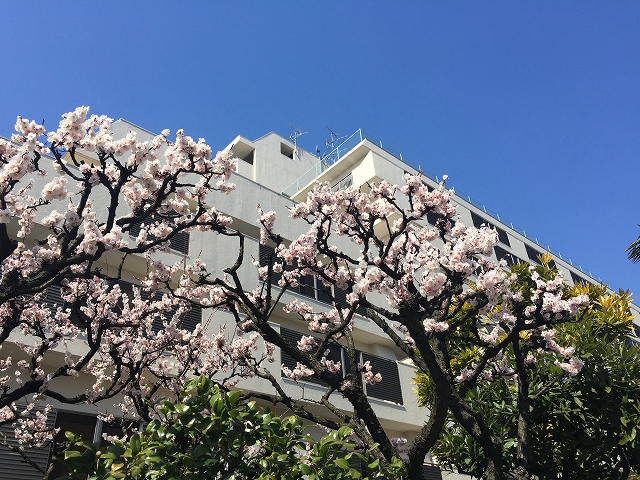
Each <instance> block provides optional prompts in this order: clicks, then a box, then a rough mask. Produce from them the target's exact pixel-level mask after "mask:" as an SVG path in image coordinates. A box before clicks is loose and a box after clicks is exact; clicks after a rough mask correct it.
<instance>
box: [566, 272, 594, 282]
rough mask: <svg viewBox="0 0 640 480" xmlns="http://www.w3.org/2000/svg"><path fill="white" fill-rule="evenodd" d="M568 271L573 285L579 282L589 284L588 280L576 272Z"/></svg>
mask: <svg viewBox="0 0 640 480" xmlns="http://www.w3.org/2000/svg"><path fill="white" fill-rule="evenodd" d="M569 273H570V275H571V280H573V283H574V285H577V284H579V283H582V284H583V285H588V284H589V282H588V281H587V280H586V279H584V278H582V277H581V276H580V275H578V274H577V273H575V272H571V271H570V272H569Z"/></svg>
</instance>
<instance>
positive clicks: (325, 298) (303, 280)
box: [258, 244, 331, 303]
mask: <svg viewBox="0 0 640 480" xmlns="http://www.w3.org/2000/svg"><path fill="white" fill-rule="evenodd" d="M258 256H259V257H260V266H261V267H264V266H266V265H268V264H269V262H276V263H284V261H283V260H281V259H277V257H276V254H275V250H274V248H273V247H270V246H269V245H263V244H260V247H259V249H258ZM293 268H294V267H293V266H292V265H285V269H286V270H291V269H293ZM281 278H282V274H281V273H276V272H272V273H271V278H270V281H271V283H272V284H273V285H276V286H277V285H278V282H279V281H280V279H281ZM289 291H291V292H295V293H299V294H301V295H304V296H305V297H309V298H313V299H316V300H319V301H321V302H325V303H331V296H330V293H331V287H328V286H326V285H324V284H323V283H322V280H320V278H318V277H316V276H315V275H302V276H301V277H300V278H299V279H298V286H297V287H295V288H293V287H290V288H289Z"/></svg>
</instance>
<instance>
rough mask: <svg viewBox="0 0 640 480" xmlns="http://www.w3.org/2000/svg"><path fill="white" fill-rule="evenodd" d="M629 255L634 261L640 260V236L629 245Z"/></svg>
mask: <svg viewBox="0 0 640 480" xmlns="http://www.w3.org/2000/svg"><path fill="white" fill-rule="evenodd" d="M627 255H628V256H629V260H631V261H632V262H633V263H638V262H640V237H638V239H637V240H636V241H635V242H633V243H632V244H631V245H629V248H627Z"/></svg>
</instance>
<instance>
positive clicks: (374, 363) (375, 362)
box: [280, 327, 402, 405]
mask: <svg viewBox="0 0 640 480" xmlns="http://www.w3.org/2000/svg"><path fill="white" fill-rule="evenodd" d="M280 334H281V335H282V336H283V337H284V338H285V339H287V340H288V341H289V342H290V343H291V344H293V345H295V344H296V343H297V342H298V341H299V340H300V339H301V338H302V335H303V334H302V333H300V332H296V331H294V330H290V329H288V328H284V327H282V328H280ZM314 338H315V337H314ZM316 341H317V342H318V344H320V340H319V339H318V338H316ZM327 348H328V350H329V354H328V355H326V357H327V360H332V361H334V362H341V363H342V372H341V373H340V376H341V377H343V376H344V375H346V374H347V373H349V371H350V366H349V358H348V356H347V354H346V352H345V350H344V349H343V348H342V347H341V346H340V345H336V344H335V343H332V344H329V346H328V347H327ZM310 353H312V354H313V353H315V350H313V351H312V352H310ZM356 354H357V358H358V362H359V363H365V362H369V364H370V365H371V371H372V372H373V373H380V375H382V381H381V382H379V383H376V384H375V385H368V384H365V392H366V394H367V396H369V397H373V398H377V399H379V400H387V401H389V402H393V403H397V404H399V405H402V386H401V385H400V373H399V371H398V363H397V362H395V361H393V360H388V359H386V358H382V357H378V356H376V355H372V354H370V353H366V352H360V351H359V352H356ZM280 362H281V363H282V364H283V365H284V366H285V367H287V368H290V369H291V370H293V369H294V368H296V366H297V364H298V362H297V361H295V360H294V359H293V357H291V355H289V354H288V353H286V352H283V351H280ZM302 380H304V381H305V382H310V383H315V384H318V385H326V384H325V383H324V382H323V381H322V380H320V379H319V378H317V377H315V376H312V377H303V378H302Z"/></svg>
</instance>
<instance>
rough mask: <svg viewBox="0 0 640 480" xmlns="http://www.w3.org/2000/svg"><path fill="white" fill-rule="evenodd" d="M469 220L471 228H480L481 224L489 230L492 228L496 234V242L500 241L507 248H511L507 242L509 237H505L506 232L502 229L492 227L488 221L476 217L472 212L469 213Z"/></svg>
mask: <svg viewBox="0 0 640 480" xmlns="http://www.w3.org/2000/svg"><path fill="white" fill-rule="evenodd" d="M471 220H472V221H473V226H474V227H476V228H480V226H482V225H483V224H484V225H486V226H487V227H489V228H494V229H495V230H496V231H497V232H498V240H500V241H501V242H502V243H504V244H505V245H508V246H509V247H510V246H511V243H510V242H509V236H508V235H507V232H506V231H504V230H503V229H502V228H500V227H498V226H496V225H494V224H493V223H491V222H489V221H488V220H485V219H484V218H482V217H481V216H480V215H477V214H476V213H474V212H471Z"/></svg>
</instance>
